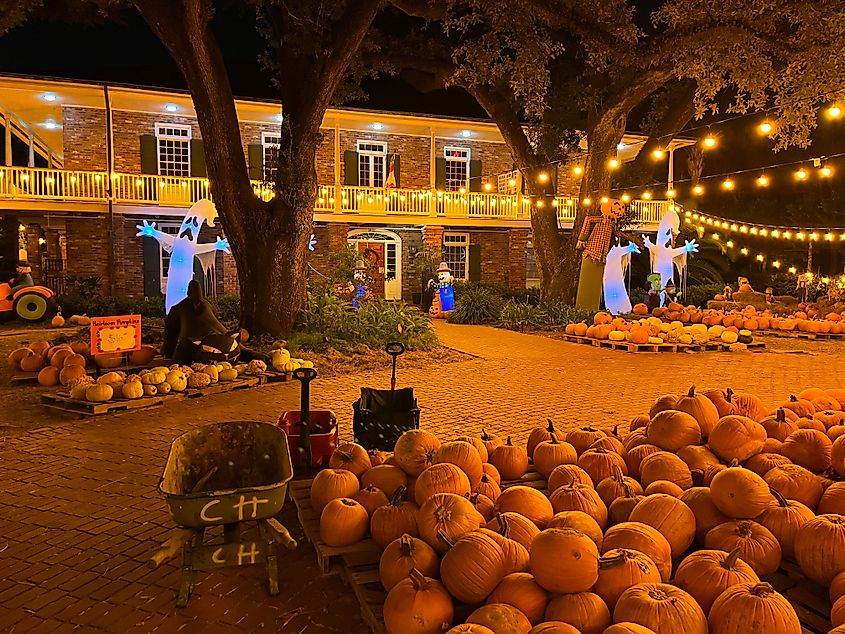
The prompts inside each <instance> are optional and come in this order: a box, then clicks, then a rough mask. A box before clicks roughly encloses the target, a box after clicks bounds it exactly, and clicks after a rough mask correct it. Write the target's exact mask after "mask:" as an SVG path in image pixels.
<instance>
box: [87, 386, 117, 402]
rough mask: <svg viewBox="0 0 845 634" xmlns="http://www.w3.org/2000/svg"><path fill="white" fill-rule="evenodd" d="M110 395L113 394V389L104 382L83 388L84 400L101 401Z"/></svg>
mask: <svg viewBox="0 0 845 634" xmlns="http://www.w3.org/2000/svg"><path fill="white" fill-rule="evenodd" d="M112 396H114V390H113V389H112V387H111V386H110V385H106V384H104V383H103V384H101V383H95V384H93V385H90V386H88V388H87V389H86V390H85V400H86V401H92V402H95V403H102V402H105V401H108V400H109V399H110V398H111V397H112Z"/></svg>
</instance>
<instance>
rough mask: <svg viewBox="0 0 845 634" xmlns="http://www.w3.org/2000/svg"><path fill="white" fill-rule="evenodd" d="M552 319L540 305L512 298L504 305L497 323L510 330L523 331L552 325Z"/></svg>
mask: <svg viewBox="0 0 845 634" xmlns="http://www.w3.org/2000/svg"><path fill="white" fill-rule="evenodd" d="M550 320H551V318H550V317H549V314H548V313H547V312H546V311H545V310H543V308H541V307H540V306H534V305H532V304H526V303H522V302H515V301H513V300H511V301H509V302H507V303H506V304H505V305H504V306H503V307H502V312H501V314H500V315H499V321H498V323H497V324H496V325H497V326H499V327H500V328H507V329H508V330H519V331H523V330H526V329H539V328H543V327H546V326H548V325H550V323H551V321H550Z"/></svg>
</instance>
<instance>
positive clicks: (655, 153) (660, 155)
mask: <svg viewBox="0 0 845 634" xmlns="http://www.w3.org/2000/svg"><path fill="white" fill-rule="evenodd" d="M665 155H666V152H664V151H663V150H661V149H660V148H657V149H655V150H652V152H651V157H652V158H653V159H654V160H656V161H659V160H660V159H662V158H663V157H664V156H665Z"/></svg>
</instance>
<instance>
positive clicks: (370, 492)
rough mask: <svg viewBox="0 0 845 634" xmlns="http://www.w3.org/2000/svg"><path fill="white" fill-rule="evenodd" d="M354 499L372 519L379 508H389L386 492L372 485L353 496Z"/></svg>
mask: <svg viewBox="0 0 845 634" xmlns="http://www.w3.org/2000/svg"><path fill="white" fill-rule="evenodd" d="M352 499H353V500H355V501H356V502H358V504H360V505H361V506H363V507H364V508H365V509H366V511H367V515H369V516H370V517H372V515H373V512H375V510H376V509H377V508H379V507H380V506H387V505H388V504H389V501H388V499H387V496H386V495H385V494H384V491H382V490H381V489H379V488H378V487H375V486H372V485H370V486H368V487H364V488H363V489H361V490H360V491H358V493H356V494H355V495H353V496H352Z"/></svg>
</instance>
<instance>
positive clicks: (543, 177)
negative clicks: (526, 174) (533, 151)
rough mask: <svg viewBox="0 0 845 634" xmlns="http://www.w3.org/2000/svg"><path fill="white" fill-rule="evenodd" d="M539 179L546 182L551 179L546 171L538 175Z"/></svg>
mask: <svg viewBox="0 0 845 634" xmlns="http://www.w3.org/2000/svg"><path fill="white" fill-rule="evenodd" d="M537 180H538V181H540V182H541V183H546V182H548V180H549V175H548V174H547V173H546V172H540V173H539V174H538V175H537Z"/></svg>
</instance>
